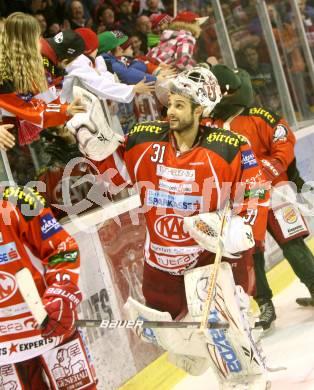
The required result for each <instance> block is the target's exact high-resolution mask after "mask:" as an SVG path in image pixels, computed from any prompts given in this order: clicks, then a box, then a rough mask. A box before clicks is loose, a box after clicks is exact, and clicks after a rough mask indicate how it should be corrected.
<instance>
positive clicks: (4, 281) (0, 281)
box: [0, 271, 17, 303]
mask: <svg viewBox="0 0 314 390" xmlns="http://www.w3.org/2000/svg"><path fill="white" fill-rule="evenodd" d="M16 290H17V284H16V281H15V278H14V276H13V275H11V274H8V273H7V272H3V271H0V303H2V302H4V301H7V300H8V299H10V298H11V297H13V295H14V294H15V293H16Z"/></svg>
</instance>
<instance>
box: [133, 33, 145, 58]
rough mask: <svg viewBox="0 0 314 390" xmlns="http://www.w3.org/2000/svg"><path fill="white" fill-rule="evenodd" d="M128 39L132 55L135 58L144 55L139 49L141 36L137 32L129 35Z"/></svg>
mask: <svg viewBox="0 0 314 390" xmlns="http://www.w3.org/2000/svg"><path fill="white" fill-rule="evenodd" d="M130 41H131V45H132V49H133V55H134V57H135V58H136V57H139V56H142V55H144V53H143V51H142V50H141V46H142V40H141V36H140V35H139V34H137V33H135V34H132V35H131V36H130Z"/></svg>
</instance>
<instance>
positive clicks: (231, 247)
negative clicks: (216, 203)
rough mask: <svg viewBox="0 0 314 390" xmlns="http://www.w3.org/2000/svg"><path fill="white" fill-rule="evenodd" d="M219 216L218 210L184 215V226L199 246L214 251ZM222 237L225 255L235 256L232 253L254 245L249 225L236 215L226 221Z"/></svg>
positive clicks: (220, 215) (216, 246)
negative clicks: (188, 215)
mask: <svg viewBox="0 0 314 390" xmlns="http://www.w3.org/2000/svg"><path fill="white" fill-rule="evenodd" d="M221 218H222V214H221V212H219V211H215V212H212V213H203V214H198V215H195V216H193V217H185V218H184V227H185V230H186V231H188V233H189V234H190V236H191V237H192V238H193V239H194V240H195V241H196V242H197V243H198V244H199V245H200V246H201V247H203V248H205V249H207V250H208V251H210V252H212V253H216V251H217V248H218V236H219V227H220V224H221ZM222 238H223V241H224V250H223V256H225V257H230V258H235V257H237V256H234V255H233V254H234V253H238V252H243V251H245V250H247V249H250V248H253V246H254V245H255V241H254V238H253V233H252V228H251V226H249V225H246V224H245V223H244V221H243V219H242V218H241V217H239V216H238V215H237V216H234V217H231V219H230V221H229V222H227V224H226V226H225V228H224V230H223V234H222Z"/></svg>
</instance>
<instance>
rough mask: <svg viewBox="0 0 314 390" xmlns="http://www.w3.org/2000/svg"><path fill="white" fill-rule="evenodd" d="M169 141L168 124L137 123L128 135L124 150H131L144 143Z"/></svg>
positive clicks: (160, 122)
mask: <svg viewBox="0 0 314 390" xmlns="http://www.w3.org/2000/svg"><path fill="white" fill-rule="evenodd" d="M160 141H163V142H167V141H169V123H168V122H164V121H152V122H142V123H137V124H136V125H134V126H133V127H132V129H131V130H130V131H129V133H128V139H127V143H126V150H127V151H128V150H130V149H132V148H133V147H134V146H135V145H137V144H142V143H144V142H160Z"/></svg>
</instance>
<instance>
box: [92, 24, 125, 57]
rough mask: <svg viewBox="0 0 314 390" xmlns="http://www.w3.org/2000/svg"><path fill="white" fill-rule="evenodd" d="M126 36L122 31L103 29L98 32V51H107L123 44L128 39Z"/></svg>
mask: <svg viewBox="0 0 314 390" xmlns="http://www.w3.org/2000/svg"><path fill="white" fill-rule="evenodd" d="M128 39H129V38H128V36H127V35H125V34H124V33H123V32H122V31H118V30H115V31H105V32H102V33H100V34H98V40H99V46H98V53H99V54H101V53H107V52H108V51H111V50H113V49H115V48H116V47H117V46H120V45H123V43H124V42H126V41H127V40H128Z"/></svg>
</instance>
